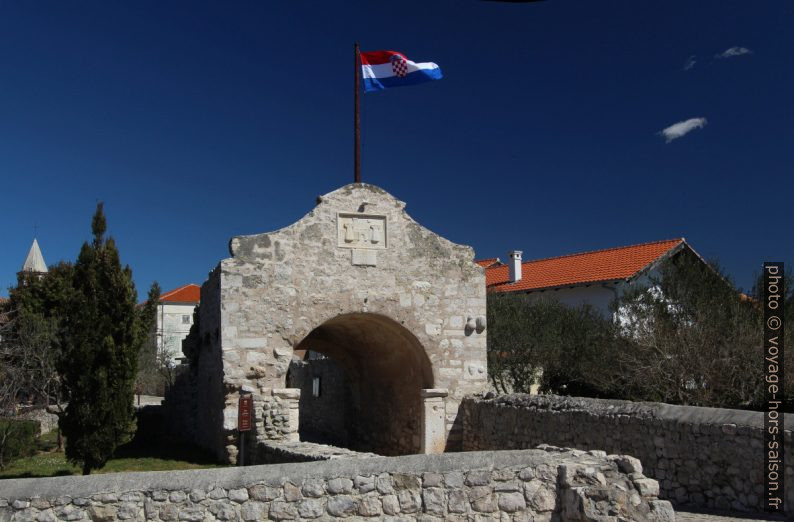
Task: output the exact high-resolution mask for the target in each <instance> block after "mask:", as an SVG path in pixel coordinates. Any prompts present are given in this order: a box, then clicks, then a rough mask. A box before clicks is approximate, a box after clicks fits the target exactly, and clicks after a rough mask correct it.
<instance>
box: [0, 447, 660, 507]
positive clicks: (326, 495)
mask: <svg viewBox="0 0 794 522" xmlns="http://www.w3.org/2000/svg"><path fill="white" fill-rule="evenodd" d="M638 466H639V465H638V463H637V461H636V459H633V458H631V457H620V456H607V455H606V454H604V453H603V452H589V453H584V452H575V451H566V450H560V449H557V448H547V450H527V451H512V452H482V453H458V454H447V455H431V456H425V455H416V456H406V457H395V458H365V459H339V460H331V461H326V462H311V463H301V464H286V465H270V466H250V467H237V468H222V469H212V470H191V471H169V472H150V473H118V474H107V475H93V476H86V477H56V478H46V479H19V480H3V481H0V521H2V522H6V521H10V520H56V517H57V519H60V520H81V519H86V518H88V519H91V520H95V521H112V520H162V521H166V520H169V521H170V520H185V521H208V522H209V521H214V520H243V521H246V522H247V521H254V520H266V519H270V520H313V519H319V518H326V519H327V518H347V517H361V518H363V517H367V518H371V519H373V520H374V519H384V520H406V519H407V520H415V519H421V520H424V521H432V520H439V521H440V520H452V521H455V520H461V521H462V520H472V519H476V520H534V521H550V520H559V519H562V520H606V519H607V518H606V517H607V516H609V517H610V518H609V519H610V520H611V519H617V517H620V519H621V520H637V521H648V522H653V521H669V522H672V521H673V520H674V516H675V515H674V513H673V511H672V507H671V506H670V503H669V502H666V501H662V500H658V498H657V497H656V493H657V491H658V485H657V484H656V482H655V481H653V480H651V479H648V478H645V477H644V476H643V475H642V474H641V473H640V472H639V470H638Z"/></svg>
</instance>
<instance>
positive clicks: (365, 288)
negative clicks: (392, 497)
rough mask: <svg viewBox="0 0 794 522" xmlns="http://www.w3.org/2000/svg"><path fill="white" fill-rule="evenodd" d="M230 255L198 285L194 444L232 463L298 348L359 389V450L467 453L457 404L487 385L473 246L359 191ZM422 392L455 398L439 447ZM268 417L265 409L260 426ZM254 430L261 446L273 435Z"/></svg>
mask: <svg viewBox="0 0 794 522" xmlns="http://www.w3.org/2000/svg"><path fill="white" fill-rule="evenodd" d="M229 250H230V253H231V257H230V258H228V259H224V260H222V261H221V262H220V264H219V265H218V267H217V268H216V269H215V270H214V271H213V272H212V273H211V274H210V276H209V279H208V281H207V282H206V283H204V285H203V286H202V290H201V306H200V321H199V325H200V338H201V344H202V347H201V350H200V353H199V358H198V359H199V360H198V363H197V364H196V363H192V365H191V371H192V372H193V374H194V379H193V380H192V381H191V380H189V379H185V380H184V382H185V384H186V385H190V384H191V383H192V384H193V385H195V387H196V390H195V392H194V394H195V396H196V403H195V410H194V412H193V416H194V417H196V420H195V426H196V431H195V434H196V436H195V439H196V442H198V443H199V444H200V445H202V446H204V447H207V448H209V449H211V450H213V451H215V452H216V453H217V454H218V455H219V457H220V458H222V459H223V460H226V461H230V462H234V461H235V459H236V452H237V449H236V434H235V429H236V427H237V404H238V398H239V396H240V393H243V392H244V393H251V394H253V395H254V400H255V401H259V402H264V403H268V401H269V399H267V397H268V396H270V395H271V394H272V390H276V389H284V388H285V387H286V373H287V370H288V367H289V364H290V362H291V361H292V357H293V351H294V350H305V349H311V350H314V351H317V352H320V353H323V354H324V355H326V356H328V357H330V358H332V359H333V360H334V361H336V362H337V363H338V364H339V365H340V366H342V367H343V368H344V369H345V372H346V374H347V376H348V377H349V379H350V381H351V390H352V394H353V401H352V408H353V410H354V415H353V416H352V421H351V422H352V423H353V424H354V425H355V426H353V429H355V430H356V433H357V434H358V435H357V436H356V439H357V442H358V445H357V447H355V448H353V449H358V450H362V451H374V452H376V453H381V454H387V455H393V454H406V453H417V452H420V451H425V450H427V448H428V444H429V445H430V446H432V448H433V450H437V449H438V448H441V449H443V448H444V446H445V444H447V447H448V448H450V449H456V448H459V447H460V433H461V431H460V420H459V417H458V406H459V404H460V400H461V399H462V398H463V397H464V396H465V395H467V394H471V393H478V392H480V391H482V390H484V389H485V388H486V387H487V368H486V365H487V362H486V361H487V358H486V351H485V343H486V335H485V327H486V325H485V306H486V300H485V276H484V272H483V269H482V268H481V267H480V266H478V265H477V264H475V263H474V262H473V259H474V252H473V250H472V249H471V248H470V247H467V246H464V245H457V244H454V243H452V242H450V241H448V240H446V239H444V238H442V237H440V236H438V235H437V234H434V233H433V232H431V231H430V230H428V229H426V228H424V227H422V226H421V225H419V224H418V223H416V222H415V221H414V220H413V219H411V217H410V216H409V215H408V214H407V213H406V212H405V204H404V203H403V202H401V201H399V200H397V199H396V198H394V197H393V196H391V195H390V194H388V193H386V192H385V191H384V190H382V189H380V188H378V187H375V186H372V185H367V184H363V183H357V184H350V185H346V186H344V187H342V188H340V189H338V190H335V191H333V192H331V193H329V194H326V195H324V196H321V197H319V198H317V205H316V206H315V207H314V209H313V210H311V211H310V212H309V213H308V214H307V215H306V216H304V217H303V218H302V219H300V220H299V221H297V222H296V223H294V224H292V225H290V226H288V227H285V228H283V229H280V230H276V231H273V232H268V233H263V234H256V235H250V236H237V237H234V238H232V240H231V241H230V245H229ZM180 384H181V382H180ZM425 389H438V390H442V389H443V390H447V391H448V396H445V397H443V398H442V399H441V401H442V402H443V408H440V409H439V408H438V407H437V405H435V404H434V407H433V412H437V413H440V415H441V416H442V422H443V423H444V425H445V429H444V430H442V432H441V433H440V437H441V440H440V441H437V440H433V441H428V440H426V437H424V435H425V434H424V433H423V432H422V429H423V426H425V425H426V424H427V423H426V422H425V421H426V420H427V419H425V418H424V417H423V414H424V413H425V412H426V409H425V408H424V406H425V405H424V402H423V397H422V395H421V394H422V390H425ZM271 402H272V401H271ZM435 402H437V401H436V400H435V398H434V403H435ZM168 403H169V407H171V406H173V407H174V408H176V410H179V409H180V408H182V406H181V405H176V404H174V401H168ZM282 415H283V414H282ZM184 416H185V415H183V413H178V414H175V418H182V417H184ZM187 416H188V417H189V416H190V414H189V413H188V414H187ZM272 416H273V415H271V414H270V413H267V412H266V411H263V410H261V409H257V412H256V421H257V422H259V423H263V422H265V421H266V419H268V418H271V417H272ZM257 428H258V429H257V432H256V433H257V436H258V439H259V438H261V439H262V440H266V439H267V437H268V433H269V432H272V433H277V431H273V430H267V429H264V430H263V429H259V426H258V427H257ZM259 435H261V436H262V437H264V438H262V437H259Z"/></svg>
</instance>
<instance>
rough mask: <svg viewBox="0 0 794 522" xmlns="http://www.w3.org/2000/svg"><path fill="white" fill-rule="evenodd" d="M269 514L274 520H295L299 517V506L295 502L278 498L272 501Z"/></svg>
mask: <svg viewBox="0 0 794 522" xmlns="http://www.w3.org/2000/svg"><path fill="white" fill-rule="evenodd" d="M269 515H270V518H272V519H273V520H293V519H295V518H298V508H297V506H296V505H295V504H290V503H288V502H282V501H280V500H276V501H274V502H271V503H270V513H269Z"/></svg>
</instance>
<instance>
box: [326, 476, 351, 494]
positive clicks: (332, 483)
mask: <svg viewBox="0 0 794 522" xmlns="http://www.w3.org/2000/svg"><path fill="white" fill-rule="evenodd" d="M326 489H327V490H328V493H331V494H332V495H338V494H339V493H351V492H352V491H353V481H352V480H350V479H348V478H335V479H332V480H329V481H328V486H327V488H326Z"/></svg>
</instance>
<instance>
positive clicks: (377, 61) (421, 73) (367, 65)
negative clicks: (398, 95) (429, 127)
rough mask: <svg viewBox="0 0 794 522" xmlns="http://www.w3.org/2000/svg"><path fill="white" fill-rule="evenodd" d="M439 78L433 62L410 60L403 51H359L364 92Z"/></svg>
mask: <svg viewBox="0 0 794 522" xmlns="http://www.w3.org/2000/svg"><path fill="white" fill-rule="evenodd" d="M441 78H442V76H441V69H439V67H438V65H436V64H434V63H433V62H424V63H416V62H412V61H411V60H409V59H408V58H407V57H406V56H405V55H404V54H403V53H398V52H396V51H371V52H366V53H361V80H362V83H363V86H364V92H372V91H380V90H382V89H386V88H389V87H401V86H403V85H416V84H417V83H424V82H429V81H431V80H440V79H441Z"/></svg>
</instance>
